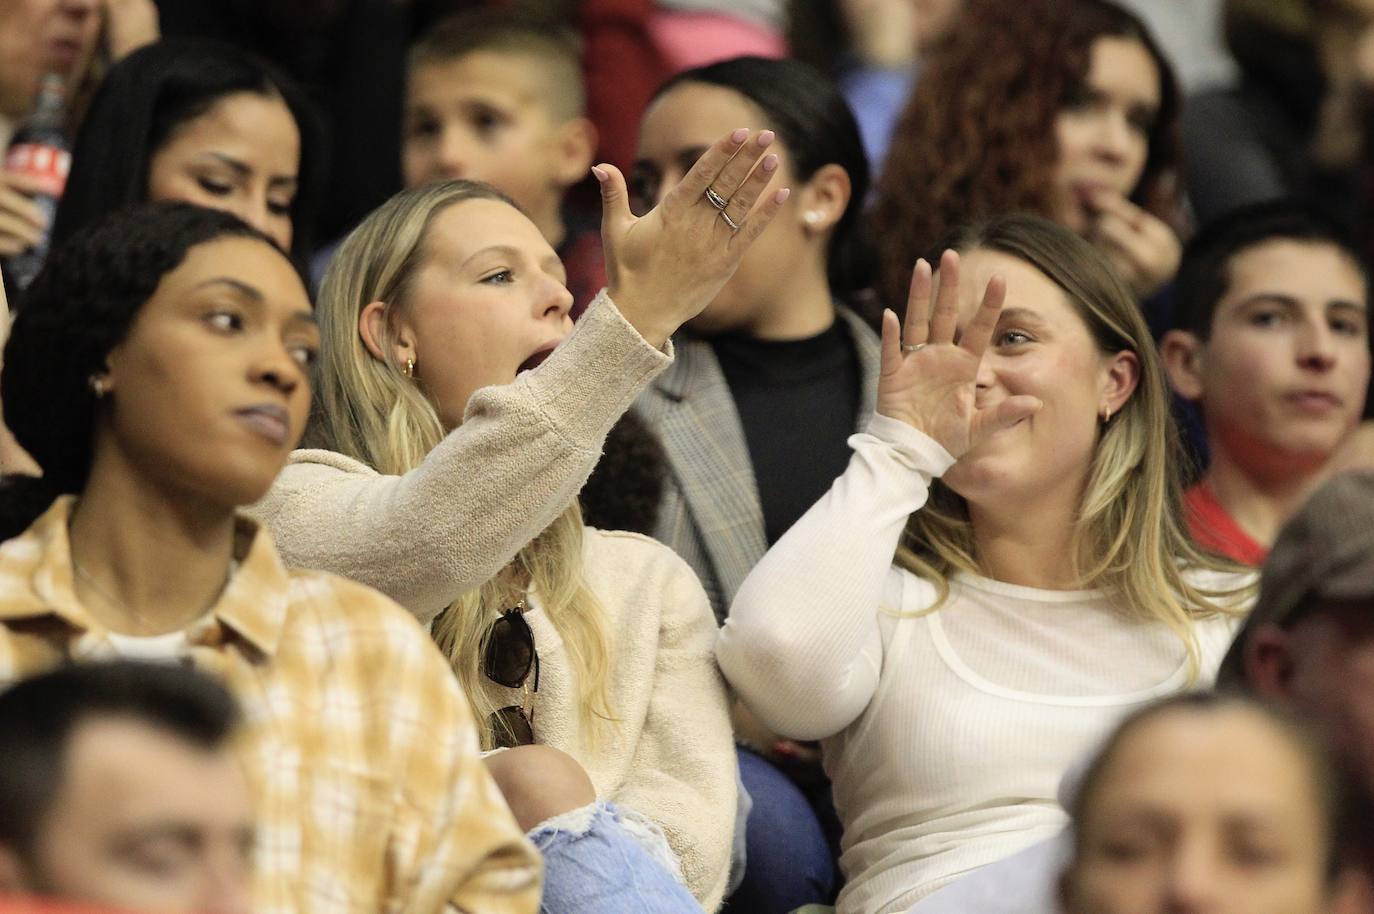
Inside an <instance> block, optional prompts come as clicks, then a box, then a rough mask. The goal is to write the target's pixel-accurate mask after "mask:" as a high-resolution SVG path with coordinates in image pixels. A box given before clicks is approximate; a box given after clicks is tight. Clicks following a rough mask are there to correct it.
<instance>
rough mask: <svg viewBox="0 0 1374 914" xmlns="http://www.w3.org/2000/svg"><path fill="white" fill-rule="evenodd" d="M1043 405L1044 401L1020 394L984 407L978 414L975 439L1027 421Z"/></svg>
mask: <svg viewBox="0 0 1374 914" xmlns="http://www.w3.org/2000/svg"><path fill="white" fill-rule="evenodd" d="M1044 405H1045V403H1044V401H1043V400H1041V399H1040V398H1039V397H1032V396H1030V395H1029V394H1020V395H1018V396H1015V397H1007V398H1006V399H1005V400H1002V401H1000V402H998V403H997V404H995V405H993V406H987V407H984V408H983V409H981V410H979V412H978V426H979V427H978V436H977V437H978V438H982V437H984V436H986V435H990V434H992V433H993V432H997V431H1001V430H1002V429H1004V428H1010V427H1011V426H1013V425H1015V424H1016V423H1018V422H1020V421H1021V420H1022V419H1029V418H1030V417H1031V416H1033V415H1035V414H1036V413H1037V412H1039V411H1040V407H1042V406H1044Z"/></svg>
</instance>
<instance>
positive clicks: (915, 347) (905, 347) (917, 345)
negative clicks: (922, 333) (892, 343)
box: [902, 343, 926, 352]
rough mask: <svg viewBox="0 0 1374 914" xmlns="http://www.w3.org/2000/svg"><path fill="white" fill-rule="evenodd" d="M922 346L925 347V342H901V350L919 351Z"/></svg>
mask: <svg viewBox="0 0 1374 914" xmlns="http://www.w3.org/2000/svg"><path fill="white" fill-rule="evenodd" d="M924 348H926V344H925V343H903V344H902V351H903V352H920V351H921V350H922V349H924Z"/></svg>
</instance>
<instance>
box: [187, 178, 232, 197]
mask: <svg viewBox="0 0 1374 914" xmlns="http://www.w3.org/2000/svg"><path fill="white" fill-rule="evenodd" d="M196 183H197V184H199V185H200V189H201V190H203V191H205V192H206V193H207V194H214V195H215V196H216V197H227V196H229V194H231V193H233V192H234V185H232V184H224V183H222V182H220V181H212V180H211V179H209V178H197V179H196Z"/></svg>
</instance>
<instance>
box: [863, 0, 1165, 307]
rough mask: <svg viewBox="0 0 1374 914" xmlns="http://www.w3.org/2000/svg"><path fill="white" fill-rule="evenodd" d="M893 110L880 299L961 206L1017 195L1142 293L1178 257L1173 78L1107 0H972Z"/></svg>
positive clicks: (1008, 201) (973, 211) (1148, 42)
mask: <svg viewBox="0 0 1374 914" xmlns="http://www.w3.org/2000/svg"><path fill="white" fill-rule="evenodd" d="M963 16H964V18H963V19H962V20H961V22H960V27H959V28H958V29H956V30H955V31H954V33H953V34H952V35H951V37H950V39H949V41H947V42H946V43H945V44H943V45H942V46H941V47H940V48H939V49H938V50H937V51H936V52H935V53H934V54H932V56H931V57H930V60H929V62H928V64H927V66H926V68H925V69H924V70H923V72H922V75H921V80H920V83H919V85H918V86H917V88H916V91H915V93H914V94H913V96H912V99H911V103H910V104H909V105H908V106H907V110H906V111H905V113H904V114H903V115H902V118H901V120H900V121H899V122H898V124H897V128H896V133H895V134H894V136H893V139H892V148H891V151H890V152H889V154H888V159H887V168H886V171H885V172H884V173H883V175H882V178H881V179H880V181H879V183H878V199H877V201H876V202H875V204H874V208H873V213H872V219H873V224H874V228H875V235H876V237H877V238H878V239H879V241H878V244H879V247H880V255H881V258H882V284H883V291H884V293H885V295H884V300H885V301H889V302H899V301H902V300H903V299H904V298H905V297H906V287H907V282H908V280H909V279H910V277H911V264H912V263H913V262H914V261H915V260H916V258H917V257H919V256H921V255H922V254H926V253H928V252H929V251H930V250H931V249H932V247H933V246H934V245H936V244H937V243H938V242H939V241H940V240H941V239H942V238H944V237H945V236H946V235H947V234H949V232H950V231H951V230H952V229H953V228H955V227H957V226H960V225H963V224H965V223H966V222H968V221H969V220H970V219H978V218H985V217H988V216H992V215H996V214H998V213H1003V212H1010V211H1016V210H1024V211H1028V212H1032V213H1036V214H1038V215H1041V216H1045V217H1047V218H1050V219H1053V220H1054V221H1056V222H1058V223H1060V224H1061V225H1063V226H1065V227H1067V228H1069V229H1071V230H1073V231H1074V232H1076V233H1077V234H1079V235H1082V236H1084V237H1085V238H1087V239H1089V240H1090V241H1092V242H1093V243H1094V244H1096V245H1097V246H1098V247H1099V248H1100V249H1101V250H1102V251H1103V252H1104V253H1106V254H1107V256H1108V258H1109V259H1110V260H1111V261H1112V263H1113V265H1114V266H1115V267H1116V268H1117V270H1118V271H1119V272H1120V273H1121V275H1122V278H1123V279H1125V280H1126V281H1127V284H1128V285H1129V286H1130V288H1131V291H1132V292H1134V293H1135V295H1136V297H1137V298H1139V299H1145V298H1148V297H1150V296H1151V295H1153V294H1154V293H1156V292H1157V291H1159V290H1160V289H1161V288H1162V287H1163V286H1164V285H1165V284H1166V283H1168V282H1169V281H1170V279H1172V278H1173V275H1174V271H1175V270H1176V269H1177V268H1178V261H1179V256H1180V251H1181V247H1180V243H1179V239H1178V236H1177V234H1176V229H1175V226H1177V225H1178V223H1179V222H1180V221H1181V218H1180V209H1179V198H1178V195H1177V193H1176V184H1177V180H1176V170H1177V163H1178V159H1179V149H1178V139H1177V137H1178V109H1179V103H1178V94H1177V87H1176V84H1175V79H1174V75H1173V72H1172V71H1171V70H1170V68H1169V64H1168V62H1167V61H1166V60H1165V59H1164V57H1163V56H1162V55H1161V53H1160V51H1159V48H1158V47H1157V46H1156V44H1155V42H1154V39H1153V38H1152V37H1151V36H1150V34H1149V32H1148V31H1147V30H1146V28H1145V26H1144V25H1143V24H1142V23H1141V22H1140V20H1139V19H1137V18H1136V17H1135V16H1134V15H1132V14H1131V13H1128V12H1126V11H1125V10H1124V9H1122V8H1121V7H1119V6H1117V5H1115V4H1114V3H1111V2H1108V0H1067V2H1066V0H972V2H970V3H969V4H968V7H967V9H965V11H964V13H963Z"/></svg>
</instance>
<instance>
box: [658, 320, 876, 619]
mask: <svg viewBox="0 0 1374 914" xmlns="http://www.w3.org/2000/svg"><path fill="white" fill-rule="evenodd" d="M837 313H838V317H839V319H840V320H842V321H844V322H845V324H846V326H848V328H849V333H850V336H851V338H852V339H853V340H854V346H855V349H856V350H857V355H858V357H859V370H860V373H861V377H862V384H863V394H862V398H861V400H860V402H859V423H858V427H859V428H860V429H862V428H863V427H864V426H865V425H867V423H868V419H869V417H870V416H871V415H873V404H874V402H875V400H876V398H877V395H878V362H879V356H880V344H879V340H878V335H877V334H876V333H874V332H873V330H872V329H871V328H870V327H869V326H868V325H867V324H866V323H864V321H863V319H862V318H860V317H859V316H858V315H857V314H855V313H854V312H853V311H851V310H849V309H848V308H845V307H844V306H839V307H838V308H837ZM673 346H674V348H675V349H676V354H677V357H676V359H675V360H674V361H673V364H672V365H670V366H668V369H667V370H666V371H664V372H663V374H661V375H659V376H658V378H657V379H655V380H654V382H653V384H651V385H650V386H649V388H648V389H646V390H645V391H644V392H643V393H642V394H640V395H639V398H638V399H637V400H636V401H635V404H634V409H635V411H636V412H638V413H639V415H640V416H642V417H643V418H644V420H645V422H647V423H648V425H649V427H650V428H652V429H653V430H654V432H655V433H656V434H657V435H658V437H659V439H660V440H661V441H662V442H663V450H664V452H665V453H666V455H667V458H668V478H667V480H666V481H665V483H664V488H663V500H662V501H661V503H660V505H659V514H658V526H657V527H656V528H655V529H654V537H655V538H656V539H658V540H659V541H660V542H663V543H666V544H667V545H669V546H671V547H672V548H673V550H674V551H675V552H677V554H678V555H680V556H682V558H683V559H685V560H686V561H687V564H689V565H691V566H692V569H693V570H694V571H696V573H697V576H698V577H699V578H701V584H702V586H703V587H705V588H706V595H707V596H708V597H710V599H711V607H712V608H713V609H714V610H715V613H716V618H717V619H718V620H723V619H724V618H725V614H726V612H727V611H728V610H729V608H730V601H731V600H733V599H734V596H735V591H737V590H738V589H739V586H740V584H741V583H743V581H744V577H745V575H747V574H748V573H749V571H750V569H752V568H753V567H754V565H755V564H756V563H757V562H758V560H759V559H761V558H763V554H764V553H765V552H767V551H768V540H767V537H766V535H765V533H764V527H763V508H762V506H761V505H760V502H759V489H758V483H757V482H755V480H754V468H753V466H752V465H751V464H750V462H749V446H748V445H747V444H746V443H745V439H744V428H743V426H742V425H741V424H740V418H739V413H738V412H737V411H736V410H735V401H734V399H733V398H732V397H731V396H730V388H729V386H728V385H727V384H726V382H725V375H724V373H722V372H721V370H720V363H719V362H718V361H716V356H715V352H714V350H712V348H711V345H710V343H707V342H704V341H702V340H698V339H693V338H691V337H689V336H685V335H684V336H680V337H677V338H675V339H674V340H673Z"/></svg>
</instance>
